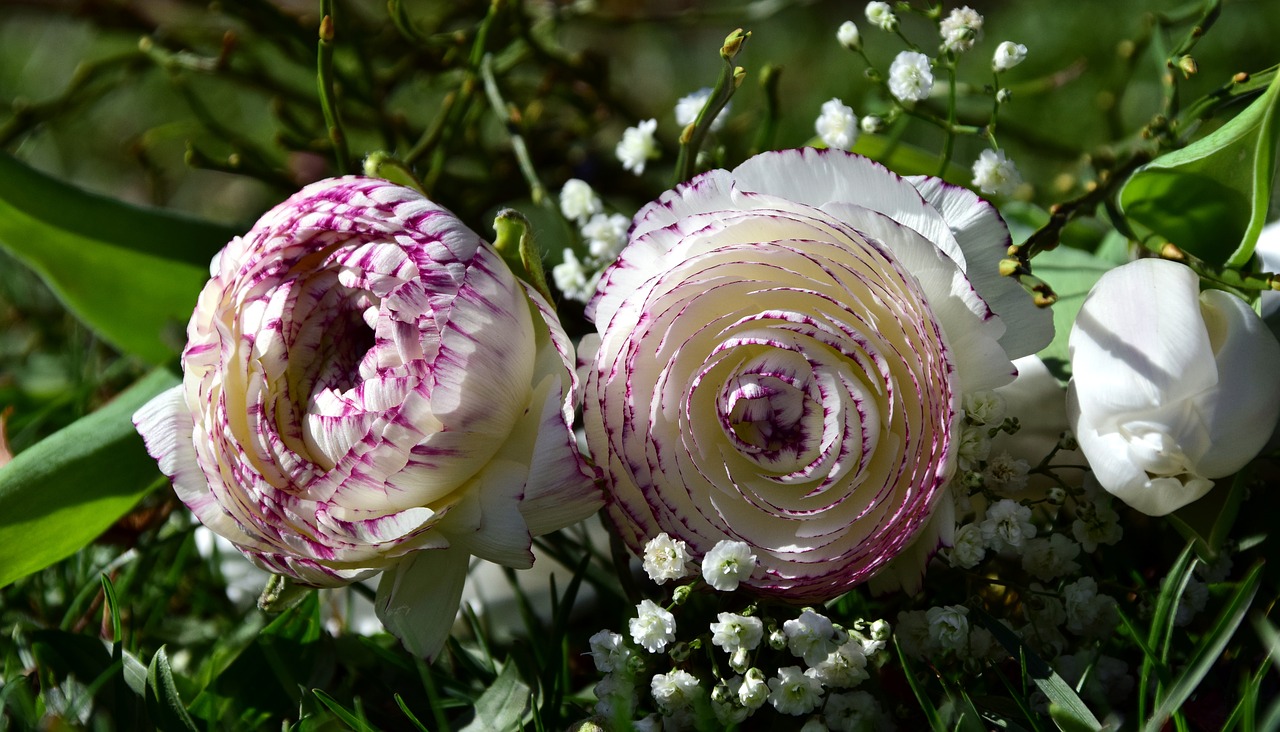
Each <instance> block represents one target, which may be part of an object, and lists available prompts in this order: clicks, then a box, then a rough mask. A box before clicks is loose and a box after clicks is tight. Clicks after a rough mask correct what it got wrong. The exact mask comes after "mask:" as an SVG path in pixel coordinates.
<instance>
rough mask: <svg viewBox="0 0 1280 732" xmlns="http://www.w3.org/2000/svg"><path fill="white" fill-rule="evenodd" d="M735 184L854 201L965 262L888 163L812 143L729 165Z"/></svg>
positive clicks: (804, 199)
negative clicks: (921, 236)
mask: <svg viewBox="0 0 1280 732" xmlns="http://www.w3.org/2000/svg"><path fill="white" fill-rule="evenodd" d="M733 177H734V180H735V183H736V185H737V187H738V188H739V189H741V190H743V191H753V192H757V193H767V194H770V195H774V196H780V197H783V198H787V199H790V200H792V201H796V202H798V203H803V204H806V205H809V206H813V207H815V208H821V207H822V206H823V205H824V204H827V203H832V202H848V203H855V204H857V205H859V206H864V207H866V208H869V209H871V210H872V211H877V212H879V213H882V214H885V215H886V216H888V217H889V218H891V219H893V220H894V221H897V222H898V223H900V224H902V225H904V226H907V227H909V228H911V229H915V230H916V231H917V232H919V233H920V234H921V235H923V236H924V237H925V238H926V239H928V240H929V241H931V242H934V243H935V244H937V246H938V247H939V248H940V249H942V251H943V252H944V253H946V255H947V256H948V257H951V259H952V260H953V261H955V262H956V263H958V264H959V265H960V266H961V267H966V262H965V258H964V252H962V251H961V250H960V246H959V244H957V243H956V240H955V237H953V236H952V234H951V229H950V227H949V226H948V225H947V221H946V220H945V219H943V217H942V214H940V213H939V212H938V211H937V210H936V209H934V208H933V206H930V205H929V204H928V203H927V202H926V201H925V200H924V198H922V197H921V195H920V193H919V191H917V190H916V188H915V186H913V185H911V183H909V182H908V181H907V180H905V179H903V178H901V177H899V176H898V175H897V174H896V173H893V172H892V171H890V170H889V169H888V168H885V167H884V166H883V165H881V164H880V163H877V162H875V161H873V160H871V159H869V158H864V157H862V156H860V155H850V154H848V153H844V152H840V151H833V150H818V149H816V148H811V147H807V148H800V149H797V150H779V151H777V152H772V153H764V154H761V155H757V156H755V157H753V158H751V159H749V160H747V161H746V162H745V163H743V164H742V165H739V166H738V167H737V168H734V170H733Z"/></svg>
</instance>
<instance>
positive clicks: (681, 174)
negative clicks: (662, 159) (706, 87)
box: [674, 28, 751, 185]
mask: <svg viewBox="0 0 1280 732" xmlns="http://www.w3.org/2000/svg"><path fill="white" fill-rule="evenodd" d="M750 37H751V33H750V32H743V30H742V29H741V28H738V29H737V30H735V31H734V32H732V33H730V34H729V35H728V37H726V38H725V39H724V44H723V45H722V46H721V47H720V58H721V59H722V60H723V61H724V66H723V67H722V69H721V71H720V78H719V79H717V80H716V85H715V87H714V88H713V89H712V90H711V95H710V96H709V97H707V103H706V104H704V105H703V106H702V111H701V112H699V113H698V119H697V120H695V121H694V123H693V124H691V125H689V126H688V127H686V128H685V129H684V132H683V133H681V135H680V154H679V156H678V157H677V158H676V177H675V183H674V185H679V184H681V183H683V182H685V181H687V180H689V179H690V178H692V177H693V172H694V167H695V166H696V164H697V161H698V150H699V149H701V148H702V143H703V141H704V140H706V137H707V132H709V131H710V130H711V123H712V122H714V121H715V119H716V116H717V115H718V114H720V110H722V109H724V105H726V104H728V103H729V99H730V98H732V97H733V93H734V92H735V91H737V89H738V85H739V84H741V83H742V78H743V74H744V72H743V71H742V68H741V67H735V66H734V65H733V59H734V58H735V57H736V56H737V55H738V52H739V51H741V50H742V44H744V43H746V42H747V39H748V38H750Z"/></svg>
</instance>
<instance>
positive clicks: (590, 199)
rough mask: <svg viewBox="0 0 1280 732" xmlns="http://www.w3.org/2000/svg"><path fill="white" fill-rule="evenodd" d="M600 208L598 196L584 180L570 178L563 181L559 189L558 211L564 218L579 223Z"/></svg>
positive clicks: (601, 207) (601, 208)
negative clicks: (562, 185)
mask: <svg viewBox="0 0 1280 732" xmlns="http://www.w3.org/2000/svg"><path fill="white" fill-rule="evenodd" d="M602 210H604V208H603V205H602V204H601V203H600V198H599V197H598V196H597V195H596V192H595V191H593V190H592V189H591V186H590V184H588V183H587V182H586V181H584V180H579V179H577V178H570V179H569V180H567V181H565V182H564V187H562V188H561V189H560V213H562V214H564V217H565V218H566V219H569V220H570V221H575V222H578V223H581V222H583V221H586V220H587V219H588V218H590V216H591V215H592V214H597V213H600V212H601V211H602Z"/></svg>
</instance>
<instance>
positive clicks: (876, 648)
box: [862, 620, 893, 657]
mask: <svg viewBox="0 0 1280 732" xmlns="http://www.w3.org/2000/svg"><path fill="white" fill-rule="evenodd" d="M892 635H893V629H892V628H890V627H889V621H887V620H876V621H874V622H872V623H871V624H870V625H868V626H867V631H866V635H864V636H862V655H864V656H868V657H870V656H874V655H876V654H877V653H879V652H880V651H882V650H884V647H885V646H886V645H888V643H889V638H890V637H891V636H892Z"/></svg>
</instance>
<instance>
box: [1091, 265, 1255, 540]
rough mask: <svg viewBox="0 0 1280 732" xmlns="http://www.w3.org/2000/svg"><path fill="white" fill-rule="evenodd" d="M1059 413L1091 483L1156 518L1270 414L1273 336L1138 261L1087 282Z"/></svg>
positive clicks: (1192, 285)
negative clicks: (1067, 423) (1065, 412)
mask: <svg viewBox="0 0 1280 732" xmlns="http://www.w3.org/2000/svg"><path fill="white" fill-rule="evenodd" d="M1070 350H1071V368H1072V379H1071V384H1070V388H1069V393H1068V407H1067V408H1068V413H1069V416H1070V419H1071V422H1072V424H1073V425H1074V428H1075V431H1076V438H1077V439H1078V440H1079V442H1080V448H1081V450H1083V451H1084V454H1085V457H1087V458H1088V460H1089V465H1090V467H1091V468H1092V469H1093V472H1094V475H1095V476H1096V477H1097V479H1098V481H1099V482H1100V483H1101V484H1102V486H1103V487H1104V488H1106V489H1107V490H1108V491H1110V492H1111V493H1113V494H1115V495H1116V496H1117V497H1118V498H1120V499H1121V500H1123V501H1124V502H1125V503H1128V504H1129V505H1130V506H1133V507H1134V508H1136V509H1138V510H1139V511H1142V512H1143V513H1146V514H1149V515H1152V516H1162V515H1164V514H1167V513H1169V512H1170V511H1173V510H1175V509H1177V508H1179V507H1181V506H1184V505H1186V504H1188V503H1191V502H1192V501H1194V500H1196V499H1198V498H1200V497H1201V496H1203V495H1204V494H1205V493H1206V492H1208V490H1209V489H1210V488H1211V487H1213V481H1214V479H1216V478H1222V477H1224V476H1227V475H1230V474H1232V473H1234V472H1236V471H1237V470H1239V469H1240V468H1242V467H1244V465H1245V464H1246V463H1248V462H1249V461H1250V460H1252V459H1253V457H1254V456H1255V455H1257V454H1258V451H1259V450H1261V449H1262V447H1263V445H1264V444H1265V443H1266V441H1267V438H1268V437H1270V435H1271V431H1272V428H1273V427H1274V426H1275V424H1276V420H1277V417H1280V381H1278V380H1277V379H1276V378H1275V372H1274V367H1275V364H1276V363H1277V361H1280V344H1278V343H1277V342H1276V339H1275V337H1274V336H1272V335H1271V333H1270V332H1269V331H1268V330H1267V328H1266V326H1265V325H1263V323H1262V320H1261V319H1259V318H1258V316H1257V315H1256V314H1255V313H1254V312H1253V311H1252V310H1251V309H1250V308H1249V306H1248V305H1247V304H1245V303H1244V302H1243V301H1242V300H1240V299H1239V298H1237V297H1235V296H1234V295H1230V294H1228V293H1226V292H1223V291H1221V290H1206V291H1205V292H1203V293H1201V292H1200V291H1199V281H1198V278H1197V277H1196V275H1195V273H1194V272H1192V271H1191V270H1190V269H1188V268H1186V267H1184V266H1182V265H1180V264H1175V263H1173V262H1168V261H1164V260H1155V259H1144V260H1139V261H1137V262H1132V263H1130V264H1127V265H1124V266H1122V267H1119V268H1117V269H1115V270H1112V271H1111V272H1108V273H1107V274H1105V275H1103V277H1102V279H1100V280H1098V283H1097V284H1096V285H1094V288H1093V291H1092V292H1090V293H1089V296H1088V297H1087V298H1086V299H1085V302H1084V306H1083V307H1082V308H1081V309H1080V314H1079V316H1077V318H1076V323H1075V327H1074V328H1072V331H1071V340H1070Z"/></svg>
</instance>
